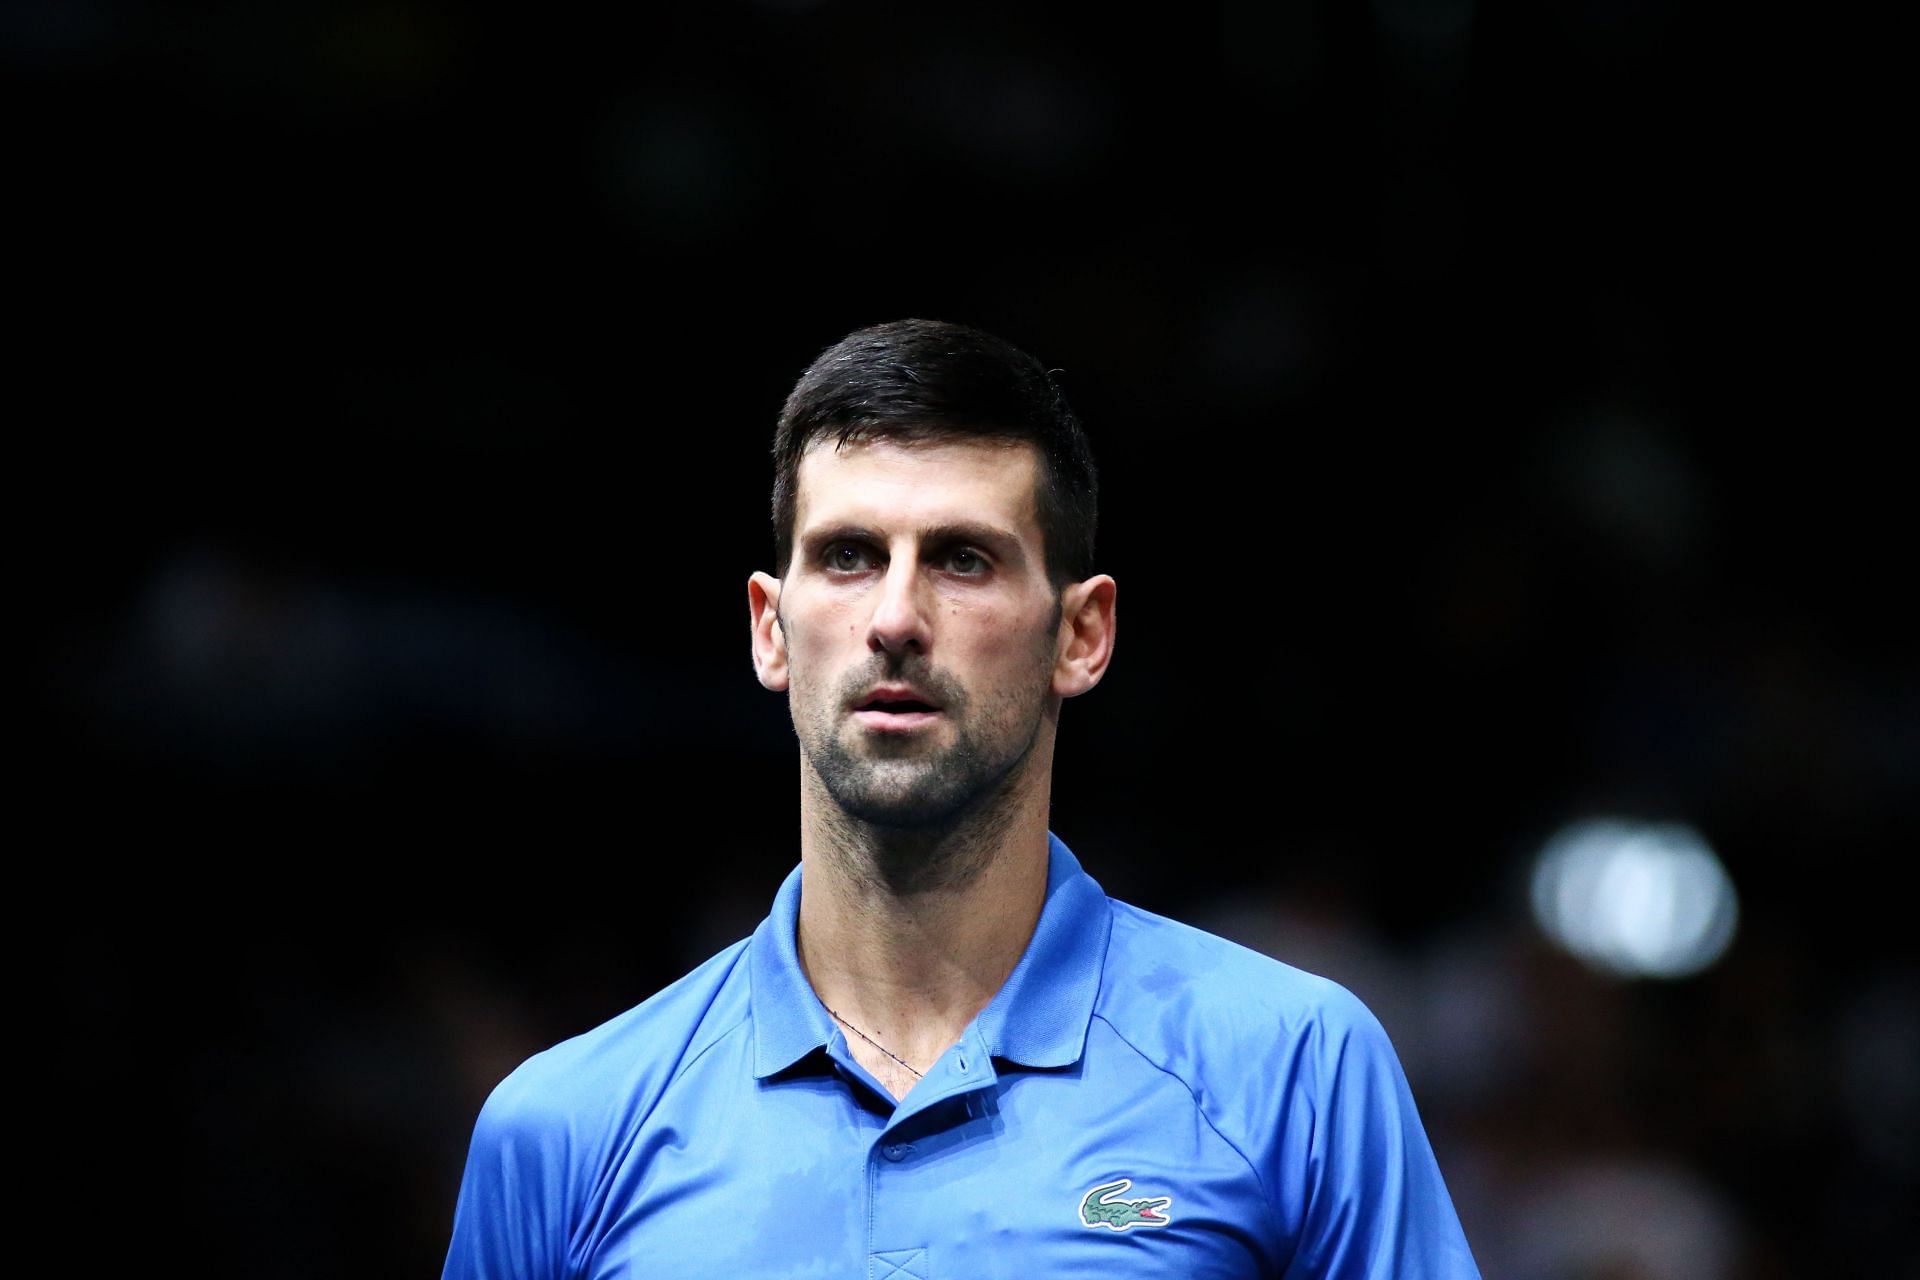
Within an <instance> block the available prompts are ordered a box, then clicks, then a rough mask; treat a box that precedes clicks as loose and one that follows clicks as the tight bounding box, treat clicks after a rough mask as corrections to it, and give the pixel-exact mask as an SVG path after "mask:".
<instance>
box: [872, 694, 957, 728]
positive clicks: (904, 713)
mask: <svg viewBox="0 0 1920 1280" xmlns="http://www.w3.org/2000/svg"><path fill="white" fill-rule="evenodd" d="M939 715H940V708H939V707H936V706H935V705H933V703H931V702H928V701H927V700H926V699H924V698H922V697H921V696H920V695H919V694H918V693H917V692H915V691H914V690H912V689H875V690H874V691H873V692H872V693H869V694H868V695H867V696H866V697H865V698H864V699H862V700H861V701H860V702H858V703H856V704H855V705H854V708H853V718H854V720H855V721H857V722H858V723H859V724H861V725H862V726H864V727H865V728H868V729H873V730H877V731H879V732H883V733H901V732H906V731H908V730H912V729H918V728H921V727H922V726H925V725H929V724H932V723H933V721H934V720H935V719H936V718H937V717H938V716H939Z"/></svg>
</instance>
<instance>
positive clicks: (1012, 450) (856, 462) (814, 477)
mask: <svg viewBox="0 0 1920 1280" xmlns="http://www.w3.org/2000/svg"><path fill="white" fill-rule="evenodd" d="M1039 481H1040V451H1039V450H1038V449H1036V448H1035V447H1034V446H1033V445H1031V444H1029V443H1028V442H1026V441H1024V440H991V439H988V440H981V439H966V440H939V441H931V440H929V441H913V442H903V441H897V440H873V441H868V442H864V443H860V444H850V445H847V446H845V447H844V448H841V447H836V444H835V442H834V441H832V440H825V441H821V442H819V443H817V444H814V445H813V446H811V447H810V448H809V449H808V450H807V452H806V453H805V454H803V455H802V456H801V458H800V468H799V474H798V484H797V485H796V486H795V489H796V493H795V504H794V515H795V520H794V523H795V525H796V527H797V528H798V529H799V530H800V531H801V532H802V533H803V534H804V532H805V531H806V530H807V529H809V528H813V527H817V526H821V525H826V524H841V523H859V524H863V525H887V526H894V525H898V526H933V525H944V524H953V523H956V522H959V521H962V520H976V521H977V520H981V519H987V520H990V521H992V522H993V523H994V524H996V525H998V526H1000V527H1001V528H1003V529H1005V530H1007V531H1008V532H1010V533H1015V534H1018V535H1019V536H1020V537H1022V538H1027V539H1031V540H1032V541H1033V542H1034V543H1036V544H1037V543H1038V542H1039V540H1040V522H1039V506H1038V502H1037V498H1038V491H1039Z"/></svg>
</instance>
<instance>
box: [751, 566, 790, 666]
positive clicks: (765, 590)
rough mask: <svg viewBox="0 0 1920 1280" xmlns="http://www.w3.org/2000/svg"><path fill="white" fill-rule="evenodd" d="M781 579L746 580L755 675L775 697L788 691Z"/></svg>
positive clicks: (760, 577)
mask: <svg viewBox="0 0 1920 1280" xmlns="http://www.w3.org/2000/svg"><path fill="white" fill-rule="evenodd" d="M779 608H780V579H778V578H776V577H774V576H773V575H772V574H767V573H754V574H753V575H751V576H750V577H749V578H748V579H747V609H748V610H749V612H751V614H752V615H753V671H754V674H755V675H757V676H759V677H760V683H761V684H763V685H765V686H766V687H767V688H769V689H772V690H773V691H774V692H775V693H780V692H783V691H784V690H785V689H786V687H787V637H786V632H785V631H784V629H783V628H782V627H781V626H780V618H779Z"/></svg>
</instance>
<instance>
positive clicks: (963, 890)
mask: <svg viewBox="0 0 1920 1280" xmlns="http://www.w3.org/2000/svg"><path fill="white" fill-rule="evenodd" d="M803 767H804V766H803ZM1048 792H1049V788H1048V786H1047V780H1046V773H1045V771H1044V770H1042V771H1040V772H1039V774H1038V784H1037V785H1026V786H1019V785H1016V786H1015V787H1013V788H1010V789H1009V790H1008V792H1006V793H1005V794H1003V795H1002V796H1000V797H997V801H998V802H997V803H993V804H989V805H986V806H983V807H982V808H981V809H979V810H977V811H975V812H972V813H969V814H968V815H966V816H964V817H962V818H960V819H959V820H958V821H956V822H955V823H953V824H952V825H951V826H949V827H944V828H938V829H934V828H926V829H911V830H907V829H901V828H876V827H873V826H871V825H870V824H866V823H863V822H860V821H859V820H857V819H853V818H851V817H849V816H848V815H847V814H846V813H844V812H843V811H841V810H840V809H839V808H838V807H837V806H835V805H833V804H832V802H831V801H830V800H829V799H828V798H827V797H826V796H825V795H824V794H821V788H819V787H818V786H817V785H816V786H803V788H802V800H801V817H802V829H801V861H802V864H803V866H804V867H805V871H804V874H803V877H802V880H801V890H800V921H799V936H798V939H797V941H798V945H799V952H800V962H801V965H802V967H803V968H804V969H805V971H806V974H807V978H808V980H809V981H810V982H811V983H812V984H813V989H814V991H815V992H816V993H817V994H818V995H819V996H820V999H821V1002H822V1003H824V1004H825V1005H826V1006H827V1007H828V1008H829V1009H832V1010H834V1011H835V1012H836V1013H837V1014H839V1015H840V1016H841V1017H843V1018H844V1019H845V1020H847V1021H848V1022H850V1023H851V1024H852V1025H853V1026H855V1027H857V1028H858V1029H859V1031H860V1032H862V1033H864V1034H866V1035H868V1036H871V1037H873V1039H874V1040H876V1041H878V1042H879V1043H880V1044H881V1045H884V1046H885V1049H886V1050H887V1051H888V1052H890V1053H892V1054H896V1055H898V1056H899V1057H900V1058H903V1059H905V1060H906V1061H907V1062H909V1063H911V1064H912V1065H913V1067H914V1068H915V1069H916V1070H925V1069H926V1067H927V1066H928V1065H929V1064H931V1063H932V1062H933V1061H934V1060H935V1059H937V1058H938V1057H939V1056H940V1055H941V1054H942V1053H944V1052H945V1051H946V1050H947V1048H948V1047H949V1046H951V1045H952V1044H953V1043H954V1042H955V1041H956V1040H958V1039H959V1038H960V1035H961V1033H962V1032H963V1031H965V1030H966V1027H967V1024H968V1023H969V1022H971V1021H972V1020H973V1019H974V1018H975V1017H976V1016H978V1014H979V1012H980V1010H981V1009H983V1008H985V1007H986V1005H987V1002H988V1001H990V1000H992V999H993V996H994V994H995V993H996V992H998V991H999V990H1000V987H1001V986H1002V984H1004V983H1005V982H1006V980H1007V975H1008V974H1010V973H1012V972H1013V968H1014V966H1015V965H1016V964H1017V963H1019V960H1020V956H1021V954H1022V953H1023V952H1024V951H1025V950H1026V946H1027V942H1028V941H1029V940H1030V939H1031V938H1032V936H1033V929H1034V925H1035V924H1036V923H1037V922H1038V920H1039V918H1040V908H1041V905H1042V903H1043V902H1044V900H1045V897H1046V887H1047V801H1048ZM854 1039H855V1037H851V1036H850V1037H849V1041H850V1043H851V1042H853V1041H854ZM853 1048H854V1050H855V1052H856V1055H857V1056H861V1057H862V1060H863V1061H865V1060H866V1059H867V1057H868V1056H869V1055H868V1054H865V1053H862V1052H861V1051H862V1050H864V1049H866V1046H864V1045H859V1044H853Z"/></svg>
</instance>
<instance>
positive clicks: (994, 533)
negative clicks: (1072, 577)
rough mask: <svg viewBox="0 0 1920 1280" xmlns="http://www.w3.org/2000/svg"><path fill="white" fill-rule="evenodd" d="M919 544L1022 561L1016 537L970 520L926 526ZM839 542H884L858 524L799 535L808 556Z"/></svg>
mask: <svg viewBox="0 0 1920 1280" xmlns="http://www.w3.org/2000/svg"><path fill="white" fill-rule="evenodd" d="M918 532H919V536H920V541H921V542H922V543H925V544H926V545H928V546H930V547H950V546H954V545H956V544H960V543H970V544H972V545H974V546H978V547H981V548H984V549H985V550H987V551H990V552H992V553H993V554H994V556H995V557H996V558H997V559H1000V560H1003V561H1008V562H1017V561H1020V560H1024V559H1025V556H1024V555H1022V553H1021V549H1020V538H1019V535H1017V534H1014V533H1012V532H1009V531H1008V530H1005V529H1001V528H998V527H997V526H994V525H990V524H979V523H977V522H974V521H970V520H960V521H955V522H952V523H949V524H936V525H929V526H927V527H926V528H924V529H921V530H919V531H918ZM842 539H845V540H848V541H852V542H872V543H877V544H880V545H882V546H884V545H885V544H886V541H887V539H886V538H885V537H884V536H883V535H881V534H880V533H878V532H876V531H874V530H872V529H869V528H867V527H866V526H865V525H858V524H835V525H823V526H821V527H820V528H818V529H810V530H808V531H807V532H806V533H805V534H803V535H802V536H801V539H800V545H801V546H802V547H804V548H805V549H806V551H807V553H808V554H810V555H811V554H812V553H814V552H816V551H818V550H819V549H820V548H821V547H823V546H825V545H826V544H827V543H829V542H839V541H841V540H842Z"/></svg>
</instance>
